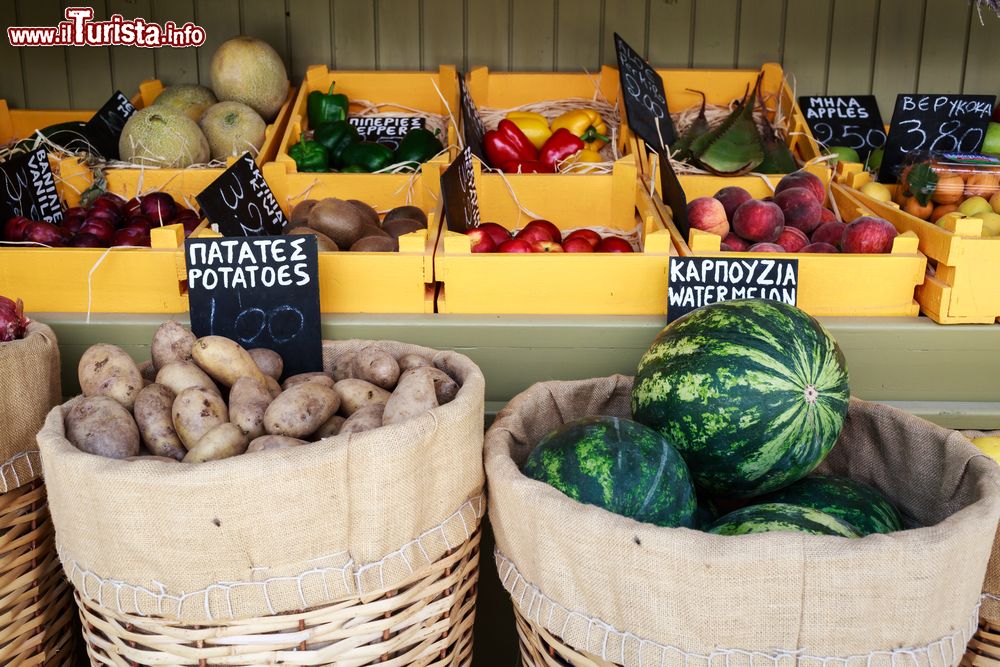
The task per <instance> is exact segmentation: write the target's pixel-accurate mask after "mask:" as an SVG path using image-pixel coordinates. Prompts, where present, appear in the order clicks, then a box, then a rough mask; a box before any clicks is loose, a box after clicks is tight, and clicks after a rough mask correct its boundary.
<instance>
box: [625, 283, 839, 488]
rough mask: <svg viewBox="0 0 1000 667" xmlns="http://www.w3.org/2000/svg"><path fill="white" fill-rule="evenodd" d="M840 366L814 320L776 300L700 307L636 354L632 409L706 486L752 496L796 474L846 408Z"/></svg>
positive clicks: (807, 468) (820, 454) (819, 450)
mask: <svg viewBox="0 0 1000 667" xmlns="http://www.w3.org/2000/svg"><path fill="white" fill-rule="evenodd" d="M849 398H850V388H849V387H848V382H847V366H846V363H845V361H844V355H843V353H841V351H840V348H839V347H838V346H837V343H836V341H834V340H833V338H831V337H830V334H829V333H827V331H826V330H825V329H824V328H823V327H822V325H820V323H819V322H817V321H816V320H815V319H813V318H812V317H810V316H809V315H807V314H806V313H804V312H802V311H801V310H799V309H798V308H796V307H794V306H789V305H787V304H784V303H779V302H777V301H766V300H744V301H728V302H725V303H716V304H712V305H709V306H705V307H704V308H700V309H698V310H695V311H693V312H691V313H688V314H687V315H685V316H684V317H681V318H679V319H677V320H675V321H674V322H672V323H671V324H670V325H668V326H667V327H666V328H665V329H664V330H663V331H661V332H660V334H659V335H658V336H657V337H656V340H654V341H653V344H652V346H651V347H650V348H649V351H647V352H646V354H645V355H644V356H643V357H642V360H641V361H640V362H639V369H638V371H637V373H636V378H635V385H634V387H633V390H632V413H633V417H634V418H635V419H636V420H637V421H639V422H641V423H643V424H646V425H647V426H650V427H652V428H654V429H656V430H657V431H659V432H660V433H661V434H662V435H663V436H664V437H666V438H667V439H668V440H669V441H670V442H672V443H673V444H674V446H676V447H677V449H678V450H679V451H680V453H681V455H682V456H683V457H684V460H685V461H686V462H687V464H688V467H689V468H690V469H691V474H692V475H694V478H695V482H696V483H697V484H698V485H699V486H700V487H702V488H704V489H705V490H707V491H709V492H710V493H712V494H713V495H717V496H726V497H733V498H751V497H755V496H759V495H762V494H765V493H768V492H770V491H775V490H777V489H780V488H782V487H785V486H788V485H789V484H791V483H792V482H795V481H797V480H799V479H802V478H803V477H805V476H806V475H808V474H809V473H810V472H812V470H813V469H814V468H815V467H816V466H817V465H819V463H820V462H821V461H822V460H823V459H824V458H825V457H826V455H827V454H828V453H829V451H830V449H831V448H832V447H833V445H834V443H835V442H836V441H837V436H838V435H839V434H840V429H841V428H842V427H843V425H844V418H845V416H846V415H847V404H848V401H849Z"/></svg>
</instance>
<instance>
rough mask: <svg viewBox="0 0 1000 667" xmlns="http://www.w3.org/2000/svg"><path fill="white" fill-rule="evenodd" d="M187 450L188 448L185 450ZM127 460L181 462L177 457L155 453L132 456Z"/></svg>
mask: <svg viewBox="0 0 1000 667" xmlns="http://www.w3.org/2000/svg"><path fill="white" fill-rule="evenodd" d="M184 451H187V450H184ZM124 460H125V461H163V462H164V463H180V461H178V460H177V459H175V458H171V457H169V456H156V455H155V454H139V455H138V456H130V457H128V458H127V459H124Z"/></svg>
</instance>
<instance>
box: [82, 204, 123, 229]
mask: <svg viewBox="0 0 1000 667" xmlns="http://www.w3.org/2000/svg"><path fill="white" fill-rule="evenodd" d="M93 218H101V219H103V220H107V221H108V222H110V223H111V224H112V225H114V226H115V227H117V226H118V225H119V224H120V223H121V222H123V219H122V217H121V216H120V215H118V213H116V212H115V211H113V210H111V209H109V208H105V207H103V206H99V207H97V208H92V209H90V210H89V211H87V220H91V219H93Z"/></svg>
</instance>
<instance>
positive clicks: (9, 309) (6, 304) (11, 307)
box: [0, 295, 31, 343]
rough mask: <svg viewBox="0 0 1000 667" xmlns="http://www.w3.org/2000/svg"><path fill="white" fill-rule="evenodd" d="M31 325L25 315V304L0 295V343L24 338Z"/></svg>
mask: <svg viewBox="0 0 1000 667" xmlns="http://www.w3.org/2000/svg"><path fill="white" fill-rule="evenodd" d="M29 324H31V320H29V319H28V318H27V317H25V315H24V302H23V301H21V300H20V299H18V300H17V301H14V300H12V299H9V298H7V297H5V296H3V295H0V343H8V342H10V341H12V340H20V339H21V338H24V332H25V331H27V329H28V325H29Z"/></svg>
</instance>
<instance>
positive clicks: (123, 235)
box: [111, 225, 149, 247]
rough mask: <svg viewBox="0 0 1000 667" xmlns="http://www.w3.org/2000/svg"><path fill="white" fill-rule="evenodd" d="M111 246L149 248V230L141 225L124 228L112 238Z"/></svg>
mask: <svg viewBox="0 0 1000 667" xmlns="http://www.w3.org/2000/svg"><path fill="white" fill-rule="evenodd" d="M111 245H113V246H119V245H130V246H145V247H149V230H148V229H146V228H145V227H141V226H139V225H135V226H133V225H128V226H126V227H122V228H121V229H119V230H118V231H117V232H115V234H114V236H112V237H111Z"/></svg>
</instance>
